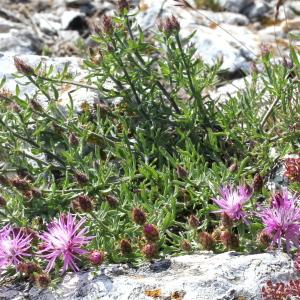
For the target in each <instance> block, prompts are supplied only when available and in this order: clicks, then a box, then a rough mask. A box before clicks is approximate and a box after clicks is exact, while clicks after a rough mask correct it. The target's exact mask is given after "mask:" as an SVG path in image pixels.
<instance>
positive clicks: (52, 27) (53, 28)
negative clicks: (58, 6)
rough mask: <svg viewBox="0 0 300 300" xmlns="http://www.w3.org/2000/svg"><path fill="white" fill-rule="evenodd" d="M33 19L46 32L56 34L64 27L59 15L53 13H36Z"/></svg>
mask: <svg viewBox="0 0 300 300" xmlns="http://www.w3.org/2000/svg"><path fill="white" fill-rule="evenodd" d="M33 20H34V21H35V22H36V24H37V25H38V26H39V28H40V29H41V31H43V32H45V33H46V34H56V33H57V32H58V31H59V30H61V29H62V25H61V22H60V19H59V17H58V16H56V15H54V14H52V13H36V14H34V16H33Z"/></svg>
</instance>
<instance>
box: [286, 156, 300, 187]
mask: <svg viewBox="0 0 300 300" xmlns="http://www.w3.org/2000/svg"><path fill="white" fill-rule="evenodd" d="M284 166H285V172H284V176H286V177H287V178H288V179H289V180H291V181H292V182H300V157H297V158H287V159H286V160H285V161H284Z"/></svg>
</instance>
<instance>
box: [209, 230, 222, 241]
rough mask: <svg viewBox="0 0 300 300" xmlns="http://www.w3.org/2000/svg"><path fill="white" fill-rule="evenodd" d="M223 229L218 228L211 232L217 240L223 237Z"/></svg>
mask: <svg viewBox="0 0 300 300" xmlns="http://www.w3.org/2000/svg"><path fill="white" fill-rule="evenodd" d="M221 232H222V231H221V229H220V228H216V229H215V230H214V231H213V233H212V234H211V236H212V238H213V239H214V240H215V241H219V240H220V238H221Z"/></svg>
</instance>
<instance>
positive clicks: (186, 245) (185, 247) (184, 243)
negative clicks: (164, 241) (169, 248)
mask: <svg viewBox="0 0 300 300" xmlns="http://www.w3.org/2000/svg"><path fill="white" fill-rule="evenodd" d="M181 248H182V249H183V250H184V251H186V252H190V251H191V250H192V246H191V244H190V242H189V241H188V240H183V241H182V242H181Z"/></svg>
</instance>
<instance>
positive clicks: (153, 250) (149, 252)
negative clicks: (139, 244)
mask: <svg viewBox="0 0 300 300" xmlns="http://www.w3.org/2000/svg"><path fill="white" fill-rule="evenodd" d="M142 253H143V255H144V256H145V257H146V258H148V259H150V258H154V257H155V256H156V255H157V247H156V245H155V244H153V243H149V244H146V245H145V246H144V247H143V249H142Z"/></svg>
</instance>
